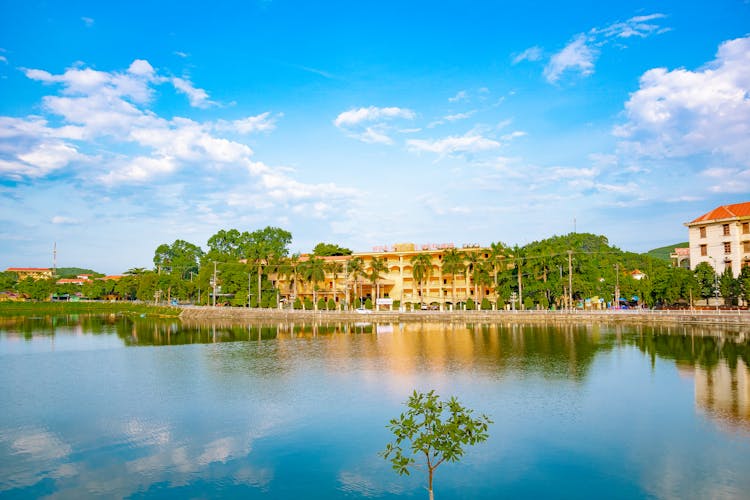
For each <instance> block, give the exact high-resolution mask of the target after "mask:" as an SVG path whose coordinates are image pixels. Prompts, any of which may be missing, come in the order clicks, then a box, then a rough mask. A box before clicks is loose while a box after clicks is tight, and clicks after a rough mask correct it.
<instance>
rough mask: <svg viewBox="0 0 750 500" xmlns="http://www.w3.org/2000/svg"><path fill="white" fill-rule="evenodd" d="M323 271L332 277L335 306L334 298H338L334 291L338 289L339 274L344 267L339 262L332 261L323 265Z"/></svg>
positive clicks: (334, 299)
mask: <svg viewBox="0 0 750 500" xmlns="http://www.w3.org/2000/svg"><path fill="white" fill-rule="evenodd" d="M323 269H324V270H325V271H326V272H327V273H329V274H330V275H331V276H332V277H333V303H334V305H335V304H336V298H337V297H338V295H337V294H336V290H337V289H338V279H339V274H341V273H342V272H343V271H344V266H343V265H342V264H341V262H336V261H335V260H332V261H329V262H326V263H325V264H324V265H323ZM329 309H330V308H329Z"/></svg>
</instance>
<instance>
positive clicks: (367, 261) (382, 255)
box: [272, 243, 497, 310]
mask: <svg viewBox="0 0 750 500" xmlns="http://www.w3.org/2000/svg"><path fill="white" fill-rule="evenodd" d="M451 249H455V247H454V245H453V244H451V243H446V244H439V245H438V244H430V245H415V244H414V243H399V244H396V245H392V246H387V247H376V248H375V249H374V250H373V251H372V252H360V253H353V254H352V255H345V256H335V257H319V258H320V259H322V260H323V261H324V262H325V263H326V264H327V265H326V266H325V267H326V268H328V269H326V272H325V279H324V280H323V281H319V282H318V283H317V287H318V288H317V290H315V291H314V290H313V286H314V285H313V284H312V283H309V282H305V281H304V280H301V279H299V278H298V279H297V282H296V283H294V280H293V279H292V278H290V277H288V276H284V275H281V274H279V275H276V276H273V277H272V279H273V280H274V284H275V285H276V286H277V287H278V289H279V290H280V291H281V296H282V298H283V301H284V302H286V303H291V302H293V301H294V300H295V299H296V298H300V299H301V300H304V299H305V298H309V299H311V300H313V301H315V300H319V299H320V298H324V299H325V300H328V299H329V298H330V299H333V300H334V301H335V303H336V307H337V308H342V307H344V305H346V304H352V303H353V302H354V301H355V300H356V299H357V298H358V297H362V298H363V299H367V298H370V299H371V300H372V302H373V308H376V306H377V309H379V310H390V309H397V308H398V307H395V306H394V302H395V301H398V304H399V305H400V307H403V306H404V305H405V304H411V307H415V308H419V307H423V306H422V304H424V307H427V308H432V309H440V310H452V309H462V308H464V305H465V303H466V301H467V299H469V298H471V299H472V300H473V301H474V303H475V304H476V305H477V308H478V307H479V305H480V303H481V301H482V299H484V298H487V299H488V300H489V301H490V302H492V303H493V304H494V303H496V301H497V297H496V294H495V290H494V285H493V284H491V283H490V284H487V283H484V284H483V285H482V286H480V285H479V284H478V283H474V281H473V280H472V277H471V275H472V272H471V270H472V267H471V264H470V256H471V254H475V255H476V256H477V257H478V258H479V259H481V260H486V259H488V258H489V257H490V255H491V251H490V249H489V248H482V247H479V246H464V247H462V248H460V249H456V250H459V251H460V252H461V253H462V254H463V256H464V264H465V270H464V271H463V272H462V273H458V274H456V275H455V281H454V279H453V278H454V276H453V275H452V274H449V273H446V272H444V271H443V265H442V264H443V257H444V255H445V254H446V252H448V251H449V250H451ZM417 254H427V255H429V256H430V258H431V263H432V270H431V272H430V273H429V276H428V277H427V278H425V279H424V280H423V283H422V284H421V286H420V283H419V282H418V281H417V280H415V279H414V276H413V275H412V270H413V266H412V262H411V260H412V258H413V257H414V256H415V255H417ZM311 257H312V256H311V255H302V256H301V257H300V262H304V261H306V260H308V259H309V258H311ZM355 258H359V259H361V260H362V263H363V266H362V267H363V271H364V273H359V274H358V275H357V276H354V275H353V274H352V272H351V267H350V266H349V263H350V262H351V261H352V260H353V259H355ZM374 258H377V259H380V260H385V263H386V270H385V271H383V272H382V273H381V274H380V279H379V280H377V281H376V282H375V283H374V284H373V282H372V281H371V280H370V279H369V278H368V277H367V276H366V275H365V274H369V273H370V271H371V269H372V262H373V259H374ZM331 262H336V263H338V264H340V268H341V271H338V272H336V274H335V275H334V273H332V272H331V270H330V268H329V266H330V263H331ZM274 278H275V279H274ZM491 279H492V278H491V277H490V280H491ZM313 292H315V293H313ZM422 294H424V297H423V296H422ZM454 294H455V295H454ZM454 302H455V303H454ZM493 308H494V306H493Z"/></svg>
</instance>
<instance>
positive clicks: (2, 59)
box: [0, 56, 8, 63]
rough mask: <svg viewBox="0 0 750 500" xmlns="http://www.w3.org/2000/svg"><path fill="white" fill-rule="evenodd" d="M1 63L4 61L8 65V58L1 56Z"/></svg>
mask: <svg viewBox="0 0 750 500" xmlns="http://www.w3.org/2000/svg"><path fill="white" fill-rule="evenodd" d="M0 61H2V62H4V63H7V62H8V58H7V57H5V56H0Z"/></svg>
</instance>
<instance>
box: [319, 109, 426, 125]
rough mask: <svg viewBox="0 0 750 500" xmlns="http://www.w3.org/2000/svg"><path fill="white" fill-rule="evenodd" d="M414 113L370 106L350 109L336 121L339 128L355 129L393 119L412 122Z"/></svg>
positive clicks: (335, 123) (407, 110) (408, 110)
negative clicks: (364, 124) (366, 124)
mask: <svg viewBox="0 0 750 500" xmlns="http://www.w3.org/2000/svg"><path fill="white" fill-rule="evenodd" d="M415 116H416V115H415V113H414V111H412V110H410V109H405V108H397V107H388V108H378V107H375V106H370V107H367V108H357V109H350V110H349V111H344V112H343V113H341V114H339V115H338V116H337V117H336V119H335V120H334V122H333V123H334V125H336V126H337V127H339V128H340V127H353V126H356V125H360V124H362V123H363V122H375V121H380V120H389V119H393V118H404V119H407V120H411V119H413V118H414V117H415Z"/></svg>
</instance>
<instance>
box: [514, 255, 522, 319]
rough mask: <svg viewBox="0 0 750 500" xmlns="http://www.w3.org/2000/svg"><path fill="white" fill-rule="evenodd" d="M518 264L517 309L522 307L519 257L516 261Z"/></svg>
mask: <svg viewBox="0 0 750 500" xmlns="http://www.w3.org/2000/svg"><path fill="white" fill-rule="evenodd" d="M516 264H517V265H518V309H519V310H521V309H523V282H522V281H521V259H518V261H517V262H516Z"/></svg>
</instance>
